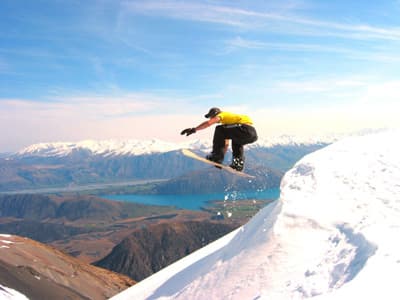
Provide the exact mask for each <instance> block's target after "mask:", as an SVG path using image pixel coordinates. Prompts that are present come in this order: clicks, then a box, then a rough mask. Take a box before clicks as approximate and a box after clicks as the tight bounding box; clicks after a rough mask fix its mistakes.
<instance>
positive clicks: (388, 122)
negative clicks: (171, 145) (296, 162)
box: [0, 0, 400, 152]
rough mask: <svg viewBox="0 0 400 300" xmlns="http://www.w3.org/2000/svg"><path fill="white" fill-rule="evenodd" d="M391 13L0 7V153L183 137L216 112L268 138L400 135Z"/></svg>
mask: <svg viewBox="0 0 400 300" xmlns="http://www.w3.org/2000/svg"><path fill="white" fill-rule="evenodd" d="M369 2H372V3H369ZM399 15H400V1H399V0H395V1H389V0H383V1H379V2H378V1H361V0H357V1H342V0H340V1H322V0H319V1H315V0H314V1H309V0H299V1H297V0H288V1H285V0H283V1H232V0H229V1H215V0H208V1H199V0H197V1H194V0H193V1H192V0H188V1H178V0H172V1H169V0H166V1H159V0H149V1H117V0H115V1H111V0H110V1H107V0H103V1H95V0H93V1H77V0H68V1H66V0H65V1H61V0H60V1H54V0H52V1H44V0H43V1H41V0H37V1H22V0H10V1H9V0H2V1H1V2H0V29H1V30H0V127H1V128H2V133H1V136H0V152H5V151H14V150H17V149H19V148H21V147H23V146H26V145H29V144H31V143H36V142H48V141H77V140H82V139H109V138H139V139H150V138H159V139H164V140H170V141H182V139H183V137H181V136H180V135H179V131H180V130H181V129H183V128H186V127H192V126H195V125H198V124H199V123H200V122H202V121H203V120H204V119H203V117H202V116H203V115H204V113H205V112H206V111H207V110H208V108H209V107H211V106H219V107H221V108H222V109H225V110H231V111H235V112H240V113H246V114H249V115H250V116H252V117H253V119H254V120H255V124H256V127H257V129H258V130H259V134H260V136H261V137H262V138H268V136H271V135H279V134H303V135H316V134H324V133H332V132H348V131H353V130H359V129H363V128H381V127H397V126H399V123H398V122H399V121H398V120H397V119H398V117H397V113H396V112H397V111H398V109H397V102H398V99H399V98H400V97H399V96H400V76H399V75H400V71H399V70H400V55H399V49H400V47H399V46H400V20H399V17H398V16H399ZM396 109H397V111H396ZM4 128H7V130H3V129H4ZM211 136H212V131H211V130H210V129H209V130H206V132H201V133H200V132H199V133H198V135H197V136H196V137H200V138H211Z"/></svg>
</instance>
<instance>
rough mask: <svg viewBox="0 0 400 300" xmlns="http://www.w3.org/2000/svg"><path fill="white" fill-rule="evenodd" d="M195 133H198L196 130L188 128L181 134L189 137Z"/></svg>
mask: <svg viewBox="0 0 400 300" xmlns="http://www.w3.org/2000/svg"><path fill="white" fill-rule="evenodd" d="M193 133H196V128H186V129H184V130H182V132H181V134H182V135H184V134H186V136H189V135H191V134H193Z"/></svg>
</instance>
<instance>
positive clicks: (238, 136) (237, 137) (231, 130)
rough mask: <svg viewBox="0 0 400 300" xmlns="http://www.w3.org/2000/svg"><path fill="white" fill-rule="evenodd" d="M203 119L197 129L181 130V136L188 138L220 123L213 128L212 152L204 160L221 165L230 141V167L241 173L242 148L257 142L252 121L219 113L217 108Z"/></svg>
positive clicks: (239, 116)
mask: <svg viewBox="0 0 400 300" xmlns="http://www.w3.org/2000/svg"><path fill="white" fill-rule="evenodd" d="M204 117H206V118H207V119H208V120H207V121H204V122H203V123H201V124H200V125H198V126H197V127H193V128H186V129H184V130H182V132H181V134H182V135H184V134H186V136H189V135H191V134H193V133H196V131H198V130H202V129H205V128H207V127H209V126H211V125H213V124H216V123H221V125H218V126H216V127H215V131H214V138H213V148H212V152H211V154H208V155H207V156H206V159H208V160H211V161H214V162H217V163H222V161H223V160H224V156H225V153H226V151H227V149H228V146H229V140H231V141H232V163H231V164H230V167H231V168H233V169H235V170H238V171H242V170H243V168H244V148H243V146H244V145H246V144H250V143H254V142H255V141H256V140H257V132H256V130H255V128H254V127H253V126H252V125H253V121H252V120H251V119H250V118H249V117H248V116H246V115H240V114H234V113H230V112H226V111H221V110H220V109H219V108H218V107H212V108H211V109H210V110H209V112H208V113H207V114H206V115H205V116H204Z"/></svg>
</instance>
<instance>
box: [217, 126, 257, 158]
mask: <svg viewBox="0 0 400 300" xmlns="http://www.w3.org/2000/svg"><path fill="white" fill-rule="evenodd" d="M225 140H232V155H233V157H234V158H235V157H238V158H241V159H243V158H244V156H243V145H246V144H250V143H254V142H255V141H256V140H257V132H256V129H255V128H254V127H253V126H250V125H245V124H228V125H218V126H217V127H215V131H214V139H213V150H212V154H213V155H214V156H215V157H216V158H218V159H221V160H223V159H224V155H225V153H224V148H225Z"/></svg>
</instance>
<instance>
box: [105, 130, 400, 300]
mask: <svg viewBox="0 0 400 300" xmlns="http://www.w3.org/2000/svg"><path fill="white" fill-rule="evenodd" d="M399 138H400V132H398V131H387V132H381V133H377V134H370V135H366V136H362V137H352V138H347V139H343V140H341V141H339V142H336V143H334V144H332V145H330V146H327V147H326V148H324V149H322V150H319V151H316V152H314V153H312V154H309V155H307V156H306V157H304V158H303V159H301V160H300V161H299V162H298V163H297V164H296V165H295V166H294V167H293V168H292V169H291V170H290V171H288V172H287V173H286V174H285V176H284V178H283V180H282V183H281V197H280V199H279V200H278V201H276V202H274V203H273V204H271V205H269V206H267V207H266V208H264V209H263V210H261V211H260V212H259V213H258V214H257V215H256V216H255V217H254V218H253V219H252V220H250V222H249V223H247V224H246V225H244V226H243V227H241V228H239V229H237V230H236V231H234V232H232V233H230V234H228V235H227V236H225V237H223V238H221V239H220V240H217V241H216V242H214V243H212V244H210V245H208V246H206V247H205V248H202V249H200V250H199V251H197V252H195V253H193V254H191V255H189V256H187V257H185V258H184V259H182V260H180V261H178V262H177V263H175V264H173V265H171V266H169V267H167V268H165V269H163V270H162V271H160V272H158V273H156V274H154V275H153V276H151V277H149V278H147V279H145V280H144V281H142V282H140V283H139V284H137V285H135V286H133V287H131V288H130V289H128V290H126V291H124V292H122V293H121V294H119V295H117V296H115V297H113V298H112V299H113V300H123V299H209V300H211V299H241V300H242V299H274V300H276V299H285V300H286V299H307V298H312V297H316V299H399V298H400V292H399V289H398V286H397V285H398V278H399V276H400V243H399V242H398V237H399V236H400V200H399V195H400V184H399V182H400V156H399V155H398V153H400V145H399V143H397V142H396V141H398V140H399Z"/></svg>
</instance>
